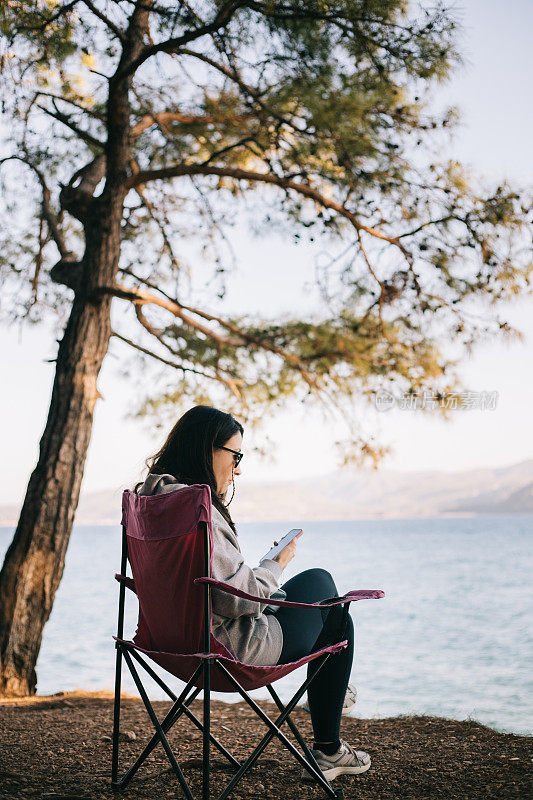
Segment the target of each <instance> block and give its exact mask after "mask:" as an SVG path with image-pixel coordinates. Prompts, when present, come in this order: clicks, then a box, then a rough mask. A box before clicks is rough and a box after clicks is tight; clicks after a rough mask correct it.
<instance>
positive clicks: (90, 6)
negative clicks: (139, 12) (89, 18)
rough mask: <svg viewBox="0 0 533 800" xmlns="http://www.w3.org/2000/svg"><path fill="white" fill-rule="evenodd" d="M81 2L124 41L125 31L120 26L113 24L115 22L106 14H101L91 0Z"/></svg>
mask: <svg viewBox="0 0 533 800" xmlns="http://www.w3.org/2000/svg"><path fill="white" fill-rule="evenodd" d="M82 3H84V4H85V5H86V6H87V8H88V9H90V10H91V11H92V12H93V14H94V15H95V16H96V17H98V19H100V20H102V22H103V23H104V24H105V25H107V27H108V28H109V30H110V31H112V32H113V33H114V34H115V36H117V37H118V38H119V39H120V41H121V42H124V41H125V40H126V33H125V31H123V30H122V29H121V28H119V27H118V25H115V23H114V22H112V21H111V20H110V19H109V17H106V15H105V14H103V13H102V12H101V11H100V9H99V8H97V7H96V6H95V5H94V3H92V2H91V0H82Z"/></svg>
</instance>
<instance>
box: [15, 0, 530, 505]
mask: <svg viewBox="0 0 533 800" xmlns="http://www.w3.org/2000/svg"><path fill="white" fill-rule="evenodd" d="M454 7H455V8H456V9H457V10H458V12H459V14H460V18H461V20H462V24H463V26H464V28H465V31H464V38H463V52H464V54H465V56H466V59H467V64H466V65H465V67H464V68H463V69H462V70H461V72H460V73H458V74H456V75H455V77H454V78H453V79H452V81H451V82H450V83H449V84H448V85H446V86H445V87H442V88H440V89H439V90H438V93H437V96H436V102H437V104H439V103H442V106H443V107H444V106H445V105H446V104H451V103H453V104H454V105H458V106H459V108H460V110H461V117H462V124H461V127H460V128H459V130H458V131H457V132H456V134H455V138H454V141H453V145H452V152H453V154H454V156H455V157H456V158H457V159H458V160H460V161H463V162H464V163H466V164H469V165H470V166H472V167H473V168H474V170H475V171H476V172H477V174H478V175H483V176H485V177H486V178H487V180H490V181H501V180H502V179H504V178H506V179H508V180H510V181H515V182H518V183H519V184H527V183H529V184H531V183H532V182H533V170H532V159H531V145H530V142H531V131H532V130H533V105H532V104H531V103H530V102H529V101H528V98H527V93H528V90H527V91H526V89H525V88H524V87H526V86H528V80H529V76H531V75H532V74H533V48H532V47H531V42H530V34H531V30H533V3H531V2H529V0H509V2H506V3H501V2H499V1H498V0H466V2H463V3H462V4H461V3H459V4H455V6H454ZM502 32H505V35H503V33H502ZM241 237H242V238H241V239H240V240H239V241H236V242H235V243H234V245H235V249H236V250H237V252H238V255H239V259H240V263H241V264H242V273H239V280H238V282H237V283H238V289H234V290H233V291H238V295H239V297H238V298H237V297H235V296H232V295H231V292H230V294H229V297H228V302H229V303H230V304H231V303H232V301H233V300H234V301H235V302H237V299H238V300H239V304H240V305H241V307H243V308H247V309H250V310H252V309H258V310H260V311H261V313H263V314H269V313H272V314H274V313H278V312H282V311H284V310H287V309H289V308H290V307H291V304H292V303H293V302H294V299H295V298H297V297H301V281H302V275H303V274H304V273H303V270H304V269H305V266H306V264H307V263H308V260H309V253H306V252H305V249H304V248H302V247H300V248H295V247H293V246H292V245H291V244H287V243H286V242H283V240H281V239H280V238H279V237H272V239H262V240H261V245H260V246H258V243H257V241H254V240H253V239H251V238H247V237H246V236H244V235H242V234H241ZM251 263H253V265H254V269H253V270H252V269H247V267H249V266H250V264H251ZM288 265H290V268H289V269H288ZM498 315H499V317H500V318H503V319H506V320H507V321H508V322H509V323H510V324H511V325H513V326H514V327H516V328H518V329H519V330H521V331H523V334H524V341H522V342H514V343H505V342H501V343H494V342H492V343H490V344H485V345H480V346H479V347H478V348H477V350H475V352H474V353H473V355H472V356H471V357H470V358H469V359H468V360H467V361H464V363H463V364H462V367H461V374H462V376H463V379H464V381H465V384H466V385H467V387H468V389H469V390H471V391H473V392H477V393H479V392H490V393H494V392H496V393H497V395H493V397H496V402H495V407H493V408H492V407H491V408H485V409H472V410H468V411H455V412H452V413H451V415H450V416H451V419H449V420H448V421H445V420H443V419H442V418H441V417H440V416H428V415H427V414H421V413H420V412H418V413H417V412H413V411H408V410H401V409H398V408H394V409H391V410H387V411H385V410H382V411H378V410H377V409H374V410H373V409H369V410H368V413H366V414H365V418H364V422H365V428H366V429H368V427H369V426H370V427H371V429H372V431H373V432H374V433H375V435H376V437H377V438H378V439H379V441H380V442H382V443H383V444H387V445H390V446H391V447H392V449H393V452H392V453H391V454H390V455H389V456H387V457H386V458H385V460H384V461H383V463H382V466H383V468H388V469H399V470H411V471H412V470H445V471H454V470H462V469H471V468H477V467H482V466H488V467H499V466H506V465H509V464H512V463H515V462H518V461H521V460H525V459H528V458H532V457H533V435H532V425H531V409H532V408H533V370H532V368H531V364H533V297H532V296H530V297H529V299H527V300H522V301H520V302H519V303H516V304H514V305H513V306H507V308H506V309H505V310H501V311H499V312H498ZM117 345H118V346H117ZM55 352H56V345H55V341H54V338H53V334H52V333H51V332H50V330H48V329H47V328H46V327H45V326H43V327H35V326H32V327H28V326H25V327H13V328H11V329H7V328H6V327H5V326H4V327H0V369H1V373H0V374H2V375H3V376H4V381H3V391H2V392H1V393H0V435H1V441H2V456H3V462H4V469H3V471H2V481H1V482H0V503H1V504H20V503H21V502H22V499H23V497H24V492H25V489H26V484H27V481H28V478H29V476H30V473H31V470H32V469H33V467H34V466H35V463H36V460H37V455H38V443H39V439H40V436H41V433H42V431H43V428H44V423H45V420H46V415H47V411H48V404H49V400H50V392H51V386H52V380H53V366H54V365H53V364H51V363H48V362H47V361H46V359H50V358H53V357H54V355H55ZM124 352H125V351H124V349H123V348H122V346H120V343H114V344H113V345H112V347H111V348H110V352H109V355H108V357H107V358H106V361H105V364H104V368H103V370H102V373H101V375H100V379H99V384H98V385H99V389H100V392H101V394H102V395H103V398H104V399H103V400H99V401H98V403H97V407H96V411H95V418H94V426H93V436H92V441H91V445H90V449H89V453H88V458H87V463H86V469H85V475H84V480H83V485H82V492H88V491H95V490H100V489H119V488H122V487H123V486H126V485H131V484H132V483H133V482H135V481H136V480H138V479H139V478H140V475H141V472H142V469H143V465H144V460H145V459H146V458H147V457H148V456H150V455H151V454H152V453H153V452H155V451H156V449H157V448H158V446H159V445H160V443H161V440H162V438H163V437H164V435H165V434H166V431H163V432H161V431H157V430H156V429H155V427H154V425H153V423H152V422H149V423H148V422H146V421H144V422H142V421H140V420H136V419H134V418H130V417H128V416H127V415H128V413H131V412H132V411H133V410H134V408H135V405H136V403H137V402H138V399H139V396H138V388H136V387H135V386H134V385H133V384H132V383H131V382H128V381H127V380H126V379H125V378H124V377H123V376H122V375H121V372H120V368H121V359H122V358H123V356H124ZM477 396H478V397H479V395H477ZM489 405H490V403H489ZM264 435H268V438H269V439H270V441H271V442H272V443H273V453H272V455H271V457H270V458H269V459H264V458H261V457H260V456H259V454H258V453H256V452H254V445H255V444H257V441H258V440H257V439H256V438H255V437H254V435H252V436H250V435H249V434H245V440H244V449H245V451H247V452H246V458H245V459H243V462H242V469H243V475H242V477H241V480H243V481H264V480H288V479H294V478H298V477H303V476H311V475H320V474H323V473H326V472H329V471H331V470H334V469H336V468H337V465H338V455H337V452H336V450H335V448H334V442H335V441H336V440H338V439H339V438H342V437H343V436H344V435H345V430H344V428H343V426H342V424H340V423H333V422H332V421H331V420H324V419H323V417H322V416H321V415H320V414H319V413H318V412H312V413H311V412H309V411H307V410H306V411H305V414H304V413H303V411H302V409H301V408H299V407H289V408H287V410H286V411H285V412H283V413H280V414H276V416H275V417H273V418H272V419H268V420H265V421H264V424H263V429H262V436H264Z"/></svg>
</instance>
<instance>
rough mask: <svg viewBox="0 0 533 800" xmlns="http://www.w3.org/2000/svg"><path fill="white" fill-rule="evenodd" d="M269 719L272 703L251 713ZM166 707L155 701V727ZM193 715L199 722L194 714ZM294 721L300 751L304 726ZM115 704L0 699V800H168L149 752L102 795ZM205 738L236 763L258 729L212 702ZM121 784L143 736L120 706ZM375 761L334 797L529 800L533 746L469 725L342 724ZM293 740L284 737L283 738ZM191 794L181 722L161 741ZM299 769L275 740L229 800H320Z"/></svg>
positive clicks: (157, 759) (139, 717) (131, 702)
mask: <svg viewBox="0 0 533 800" xmlns="http://www.w3.org/2000/svg"><path fill="white" fill-rule="evenodd" d="M259 704H260V705H261V707H262V708H263V709H265V710H266V711H267V713H269V715H270V716H274V715H275V707H274V705H273V704H272V703H269V702H267V701H264V702H263V701H261V702H260V703H259ZM169 707H170V703H168V702H163V701H161V702H156V703H154V708H155V709H156V713H157V714H158V715H159V717H160V718H161V717H162V716H163V714H164V713H165V712H166V710H167V709H168V708H169ZM192 709H193V711H194V713H195V714H196V715H197V716H198V717H200V718H201V705H200V703H199V701H195V702H194V703H193V705H192ZM293 718H294V720H295V722H296V723H297V724H298V725H299V727H300V729H301V731H302V733H303V734H304V736H305V737H306V739H307V740H308V741H310V740H311V726H310V720H309V715H308V714H307V713H306V712H305V711H303V710H301V709H296V710H295V711H294V712H293ZM112 719H113V700H112V697H111V696H110V694H109V693H106V692H99V693H87V692H68V693H62V692H60V693H58V694H55V695H51V696H49V697H37V698H28V699H24V700H0V739H1V741H0V798H2V800H19V798H20V799H21V800H22V799H23V798H42V800H81V799H82V798H105V799H106V800H110V799H111V798H113V797H115V798H116V797H118V798H121V797H124V798H125V800H130V798H131V800H167V799H168V800H170V798H181V797H183V793H182V791H181V789H180V786H179V784H178V783H177V779H176V777H175V776H174V774H173V772H172V770H171V768H170V764H169V762H168V760H167V758H166V755H165V753H164V751H163V749H162V747H161V745H158V746H157V747H156V749H155V750H154V751H153V753H152V755H151V756H150V757H149V761H148V762H147V763H146V764H144V765H143V766H142V767H141V769H140V770H139V772H137V774H136V775H135V776H134V778H133V779H132V782H131V783H130V784H129V786H128V787H127V789H126V790H125V791H124V792H120V793H114V792H113V791H112V789H111V787H110V770H111V732H112ZM212 720H213V722H212V724H213V733H214V735H215V736H218V738H219V739H220V740H221V741H222V743H223V744H225V745H226V746H227V748H228V749H229V750H230V751H231V752H232V753H233V755H234V756H236V757H237V758H243V757H245V756H246V754H247V753H248V752H249V751H250V750H251V749H252V748H253V746H254V744H255V743H256V742H257V741H258V740H259V738H260V737H261V736H262V735H263V733H264V730H265V729H264V727H263V724H262V723H261V722H260V721H259V720H258V719H257V718H256V717H255V716H254V715H253V712H252V711H251V710H250V709H249V708H248V706H246V705H245V704H244V703H238V704H228V703H222V702H213V705H212ZM121 731H122V732H123V733H122V736H121V740H120V742H121V743H120V774H122V773H123V772H124V771H125V769H126V768H127V766H129V764H131V763H132V762H133V761H134V760H135V758H136V756H137V754H138V753H139V752H140V750H141V749H142V747H143V746H144V745H145V744H146V742H147V741H148V739H149V738H150V736H151V733H152V729H151V722H150V720H149V718H148V715H147V713H146V710H145V708H144V706H143V704H142V701H141V700H138V699H136V698H131V697H130V698H128V697H125V698H124V700H123V705H122V717H121ZM341 735H342V736H343V737H344V738H345V739H346V740H347V741H349V742H350V743H351V744H354V745H356V746H357V748H358V749H364V750H366V751H367V752H369V753H370V755H371V757H372V766H371V768H370V770H368V772H366V773H364V774H362V775H358V776H341V777H339V778H337V779H336V780H335V781H334V782H333V786H334V787H342V788H343V789H344V797H345V798H347V799H348V800H351V798H354V800H355V799H356V798H357V800H394V799H395V798H402V800H410V798H413V799H414V798H416V800H422V799H423V800H433V798H435V799H436V798H446V799H447V800H452V798H453V799H455V798H460V800H474V799H475V798H480V800H481V798H482V800H490V798H494V799H495V800H496V798H497V800H503V799H504V798H516V800H529V799H530V798H533V790H532V781H531V778H532V767H533V764H532V756H533V747H532V742H533V740H532V738H530V737H525V736H515V735H511V734H502V733H497V732H496V731H493V730H491V729H490V728H487V727H484V726H483V725H480V724H478V723H477V722H471V721H467V722H456V721H454V720H448V719H440V718H437V717H396V718H389V719H371V720H364V719H358V718H356V717H344V718H343V727H342V734H341ZM290 738H292V737H290ZM169 741H170V743H171V746H172V747H173V749H174V752H175V753H176V756H177V759H178V762H179V764H180V766H181V767H182V769H183V771H184V773H185V776H186V778H187V780H188V781H189V783H190V786H191V789H192V792H193V794H194V796H195V798H196V797H201V760H200V758H201V733H200V731H198V730H197V728H195V727H194V726H193V725H192V723H190V722H189V721H187V720H184V719H183V718H181V719H180V720H179V721H178V723H177V724H176V726H175V727H174V728H173V729H172V731H171V733H170V734H169ZM221 759H222V757H221V756H220V755H219V754H218V751H215V753H214V756H213V762H212V793H211V796H212V797H213V798H216V797H217V796H218V794H219V793H220V791H221V790H222V788H223V786H224V785H225V783H227V781H228V780H229V778H230V777H231V775H232V768H231V767H230V766H229V764H228V763H227V762H226V761H223V760H221ZM300 774H301V768H300V766H299V765H298V764H297V763H296V761H295V760H294V759H293V757H292V756H291V755H290V754H289V753H288V752H287V751H286V750H285V749H283V748H282V747H281V745H279V744H278V743H277V741H273V742H271V743H270V745H269V746H268V748H267V749H266V750H265V752H264V753H263V755H262V757H261V758H260V759H259V761H258V762H257V764H256V765H255V766H254V768H253V769H252V770H251V772H250V773H249V774H248V775H247V776H246V777H245V778H244V779H243V780H242V782H241V783H239V784H238V785H237V787H236V788H235V790H234V792H233V794H232V795H231V797H232V798H235V800H239V798H240V799H241V800H248V798H265V800H271V799H272V800H273V798H283V800H304V799H305V798H320V797H324V796H325V794H324V793H323V791H322V789H321V788H320V787H318V786H315V785H312V784H309V783H303V782H302V781H301V778H300Z"/></svg>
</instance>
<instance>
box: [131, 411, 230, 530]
mask: <svg viewBox="0 0 533 800" xmlns="http://www.w3.org/2000/svg"><path fill="white" fill-rule="evenodd" d="M236 433H241V434H243V433H244V428H243V427H242V425H241V423H240V422H237V420H236V419H235V418H234V417H232V416H231V414H226V413H225V412H224V411H219V410H218V409H217V408H211V406H194V408H191V409H189V411H187V412H186V413H185V414H183V416H182V417H180V418H179V420H178V421H177V422H176V424H175V425H174V427H173V428H172V430H171V431H170V433H169V435H168V438H167V440H166V442H165V444H164V445H163V447H162V448H161V449H160V450H159V451H158V452H157V453H156V454H155V455H154V456H152V457H151V458H149V459H148V460H147V461H146V466H147V467H148V470H149V472H151V473H152V474H153V475H164V474H170V475H173V476H174V477H175V478H176V480H177V481H179V483H187V484H192V483H206V484H207V485H208V486H209V487H210V489H211V499H212V502H213V505H214V506H215V508H216V509H218V511H220V513H221V514H222V516H223V517H224V519H225V520H227V522H228V523H229V525H230V527H231V528H232V530H233V531H234V532H235V525H234V524H233V520H232V519H231V516H230V513H229V511H228V509H227V508H226V506H225V505H224V503H223V500H224V496H223V495H221V494H219V493H218V491H217V482H216V478H215V473H214V471H213V448H214V447H222V446H223V445H225V444H226V442H227V441H228V439H231V437H232V436H234V435H235V434H236ZM139 486H142V483H138V484H137V486H136V487H135V491H137V489H138V487H139Z"/></svg>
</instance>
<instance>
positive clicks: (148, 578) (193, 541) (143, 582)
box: [122, 484, 227, 654]
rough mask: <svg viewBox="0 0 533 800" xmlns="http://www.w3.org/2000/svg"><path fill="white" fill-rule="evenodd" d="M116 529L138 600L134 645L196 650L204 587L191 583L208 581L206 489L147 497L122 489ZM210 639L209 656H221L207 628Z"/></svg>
mask: <svg viewBox="0 0 533 800" xmlns="http://www.w3.org/2000/svg"><path fill="white" fill-rule="evenodd" d="M122 525H123V526H124V530H125V533H126V539H127V547H128V559H129V562H130V564H131V570H132V575H133V579H134V581H135V590H136V592H137V597H138V600H139V622H138V627H137V633H136V634H135V637H134V641H135V643H136V644H138V645H139V646H140V647H144V648H146V649H147V650H158V651H164V652H167V653H183V654H189V653H198V652H202V651H203V650H204V641H203V630H204V587H203V586H202V585H198V584H195V583H194V579H195V578H199V577H202V576H207V577H211V564H212V558H213V553H212V551H213V530H212V523H211V492H210V489H209V486H205V485H200V484H198V485H196V484H195V485H192V486H185V487H183V488H181V489H175V490H174V491H172V492H168V493H164V494H159V495H151V496H144V495H138V494H136V493H135V492H130V491H129V490H126V491H125V492H124V493H123V496H122ZM206 546H208V554H209V560H208V561H207V560H206V558H205V547H206ZM206 567H207V570H206ZM209 610H210V608H209ZM208 617H209V620H210V617H211V614H210V613H209V614H208ZM210 641H211V652H223V653H224V654H227V651H226V649H225V648H223V647H222V646H221V645H220V644H219V643H218V642H217V641H216V639H214V637H213V636H212V634H211V630H210ZM221 648H222V649H221Z"/></svg>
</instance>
